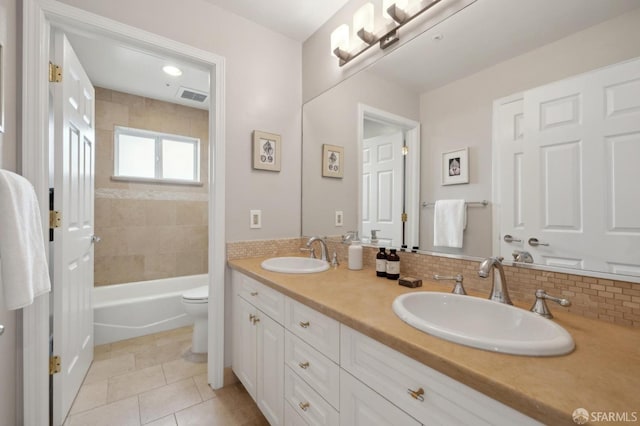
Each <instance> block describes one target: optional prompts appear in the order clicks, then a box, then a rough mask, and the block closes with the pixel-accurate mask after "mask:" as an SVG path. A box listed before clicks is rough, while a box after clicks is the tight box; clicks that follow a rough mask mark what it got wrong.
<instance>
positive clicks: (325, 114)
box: [302, 71, 420, 236]
mask: <svg viewBox="0 0 640 426" xmlns="http://www.w3.org/2000/svg"><path fill="white" fill-rule="evenodd" d="M372 87H375V90H371V88H372ZM359 103H363V104H365V105H367V106H370V107H374V108H378V109H381V110H383V111H386V112H390V113H392V114H395V115H399V116H401V117H404V118H408V119H411V120H416V121H417V120H419V115H420V111H419V96H418V94H416V93H414V92H412V91H410V90H407V89H405V88H403V87H400V86H398V85H395V84H392V83H390V82H389V81H386V80H383V79H380V78H379V77H377V76H375V75H373V74H371V73H369V72H367V71H363V72H361V73H360V74H358V75H357V76H355V77H353V78H350V79H348V80H346V81H344V82H343V83H342V84H340V86H338V87H334V88H333V89H331V90H329V91H327V92H325V93H323V94H322V95H320V96H318V97H316V98H315V99H313V100H311V101H310V102H307V103H306V104H305V105H304V108H303V114H302V117H303V125H302V127H303V133H304V151H303V158H302V187H303V188H304V191H303V193H302V235H307V236H311V235H340V234H344V233H346V232H347V231H350V230H357V229H358V224H357V223H356V218H357V216H358V215H357V207H358V200H357V195H358V185H359V183H360V177H359V176H358V150H357V147H358V135H357V130H358V104H359ZM323 144H331V145H340V146H343V147H344V157H345V158H344V161H345V167H344V178H342V179H335V178H328V177H322V167H321V164H322V145H323ZM336 210H341V211H343V213H344V226H341V227H336V226H335V211H336Z"/></svg>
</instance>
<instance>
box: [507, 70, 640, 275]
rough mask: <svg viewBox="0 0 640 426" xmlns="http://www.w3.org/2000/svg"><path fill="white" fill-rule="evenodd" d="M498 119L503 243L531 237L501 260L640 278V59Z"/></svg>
mask: <svg viewBox="0 0 640 426" xmlns="http://www.w3.org/2000/svg"><path fill="white" fill-rule="evenodd" d="M495 119H496V121H495V123H496V126H497V128H498V129H497V130H496V133H495V136H496V138H497V141H498V144H499V152H500V164H499V167H500V170H501V178H500V179H499V185H501V188H500V194H501V200H502V211H503V217H502V218H501V230H500V237H501V239H503V238H504V235H505V234H511V235H513V237H515V238H517V239H520V240H522V242H520V243H517V242H513V243H511V244H506V243H504V241H501V242H500V245H501V254H502V255H503V256H505V257H507V256H510V251H511V250H512V249H514V248H518V249H524V250H526V251H529V252H531V254H532V255H533V258H534V261H535V262H536V263H541V264H546V265H550V266H560V267H569V268H575V269H586V270H600V271H608V272H612V273H618V274H620V273H623V274H624V273H626V274H633V275H640V255H639V254H640V197H638V190H637V182H640V168H639V167H637V160H638V158H640V60H632V61H629V62H625V63H622V64H616V65H613V66H610V67H607V68H603V69H600V70H597V71H594V72H591V73H587V74H583V75H579V76H576V77H572V78H568V79H565V80H561V81H558V82H555V83H551V84H548V85H545V86H541V87H537V88H534V89H531V90H529V91H526V92H525V93H524V95H523V100H522V101H521V100H518V101H514V102H511V103H509V102H507V103H505V104H503V105H501V106H500V107H499V108H498V109H497V110H496V117H495ZM623 177H624V178H623ZM531 238H536V239H537V240H538V243H539V244H537V245H536V244H535V242H530V239H531Z"/></svg>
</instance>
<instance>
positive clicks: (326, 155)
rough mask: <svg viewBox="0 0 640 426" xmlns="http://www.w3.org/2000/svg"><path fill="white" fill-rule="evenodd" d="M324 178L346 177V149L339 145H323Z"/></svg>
mask: <svg viewBox="0 0 640 426" xmlns="http://www.w3.org/2000/svg"><path fill="white" fill-rule="evenodd" d="M322 176H323V177H331V178H339V179H342V178H343V177H344V147H342V146H337V145H327V144H324V145H322Z"/></svg>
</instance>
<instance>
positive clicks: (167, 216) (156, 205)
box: [144, 200, 178, 226]
mask: <svg viewBox="0 0 640 426" xmlns="http://www.w3.org/2000/svg"><path fill="white" fill-rule="evenodd" d="M177 205H178V203H177V202H175V201H163V200H148V201H146V202H145V208H144V210H145V217H146V219H145V221H146V223H147V225H148V226H168V225H176V223H177V222H176V217H177V216H176V215H177V213H176V211H177Z"/></svg>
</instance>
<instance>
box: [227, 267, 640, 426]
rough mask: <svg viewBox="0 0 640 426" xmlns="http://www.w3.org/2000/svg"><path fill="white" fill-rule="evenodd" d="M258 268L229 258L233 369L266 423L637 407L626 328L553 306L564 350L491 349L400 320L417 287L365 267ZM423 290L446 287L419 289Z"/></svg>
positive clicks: (556, 417) (555, 417)
mask: <svg viewBox="0 0 640 426" xmlns="http://www.w3.org/2000/svg"><path fill="white" fill-rule="evenodd" d="M263 260H264V259H261V258H248V259H240V260H232V261H229V265H230V267H231V268H232V269H233V273H232V282H233V294H232V297H233V308H232V309H233V321H234V323H233V336H232V339H233V369H234V372H235V373H236V375H237V376H238V377H239V378H240V380H241V381H242V382H243V384H244V385H245V387H246V388H247V390H248V391H249V393H250V394H251V395H252V397H253V398H254V399H255V400H256V402H257V404H258V406H259V407H260V409H261V410H262V412H263V413H264V415H265V416H266V417H267V418H268V419H269V421H270V422H271V423H272V424H301V425H305V424H326V425H337V424H342V425H354V424H358V421H361V422H362V421H365V422H366V423H369V424H371V423H375V420H374V419H376V418H378V419H379V420H385V421H386V422H388V423H391V424H394V425H396V424H398V425H401V424H434V423H435V424H442V423H445V424H537V423H538V422H542V423H546V424H567V425H570V424H574V423H573V420H572V417H571V416H572V413H573V411H574V410H575V409H577V408H581V407H583V408H586V409H587V410H606V411H616V412H632V411H633V410H634V409H636V410H637V408H638V404H637V402H638V401H637V396H636V395H635V387H636V384H637V383H636V382H637V378H638V377H640V353H639V352H638V349H637V348H638V347H640V346H639V343H640V336H639V335H638V333H637V332H636V331H635V330H634V329H632V328H626V327H621V326H615V325H611V324H607V323H603V322H600V321H594V320H591V319H587V318H584V317H579V316H576V315H572V314H568V313H565V312H562V311H561V310H560V309H555V310H554V314H555V315H556V319H554V321H557V322H558V323H559V324H561V325H562V326H563V327H565V328H566V329H567V330H568V331H569V332H570V333H571V334H572V336H573V338H574V340H575V342H576V350H575V351H574V352H572V353H571V354H569V355H566V356H560V357H523V356H513V355H505V354H499V353H493V352H489V351H484V350H478V349H473V348H469V347H465V346H461V345H458V344H455V343H451V342H447V341H444V340H442V339H439V338H436V337H433V336H430V335H428V334H425V333H423V332H420V331H418V330H416V329H414V328H412V327H410V326H408V325H407V324H405V323H403V322H402V321H401V320H400V319H399V318H397V317H396V315H395V314H394V313H393V311H392V309H391V304H392V302H393V300H394V299H395V297H397V296H398V295H401V294H405V293H407V292H411V291H416V290H414V289H408V288H404V287H400V286H398V285H397V283H396V282H395V281H389V280H384V279H379V278H376V277H375V272H374V271H371V270H364V271H350V270H348V269H347V268H346V267H345V266H341V267H339V268H337V269H330V270H329V271H326V272H322V273H317V274H307V275H300V274H281V273H274V272H269V271H265V270H264V269H262V268H261V267H260V263H261V261H263ZM424 290H431V291H446V290H445V287H442V286H440V285H438V284H434V283H429V282H426V283H424V286H423V287H422V288H421V289H419V290H417V291H424ZM479 296H483V295H479ZM469 320H470V321H472V320H473V319H471V318H470V319H469ZM358 419H360V420H358ZM367 419H368V420H367Z"/></svg>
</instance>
